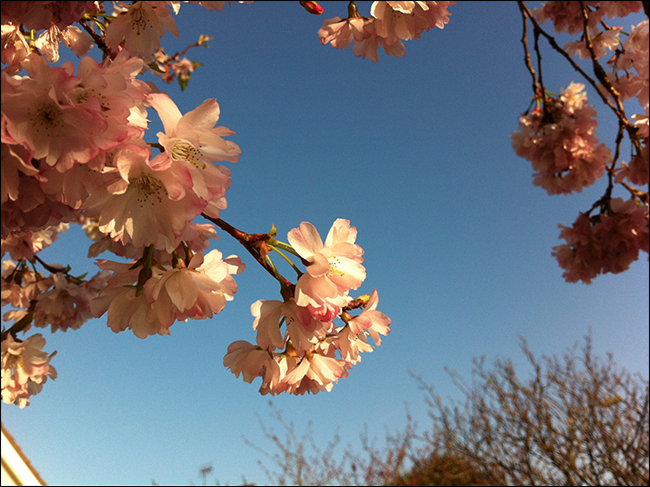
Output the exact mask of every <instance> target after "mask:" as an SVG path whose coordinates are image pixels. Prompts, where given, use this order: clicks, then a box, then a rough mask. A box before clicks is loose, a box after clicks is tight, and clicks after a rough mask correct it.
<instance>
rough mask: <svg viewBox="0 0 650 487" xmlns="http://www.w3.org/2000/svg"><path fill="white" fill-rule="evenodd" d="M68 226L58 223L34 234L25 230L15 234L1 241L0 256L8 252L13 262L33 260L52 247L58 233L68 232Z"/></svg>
mask: <svg viewBox="0 0 650 487" xmlns="http://www.w3.org/2000/svg"><path fill="white" fill-rule="evenodd" d="M69 228H70V225H68V224H67V223H60V224H59V225H57V226H56V227H47V228H44V229H43V230H38V231H36V232H34V231H31V230H25V231H24V232H15V233H12V234H10V235H8V236H7V237H6V238H3V239H2V255H3V256H4V255H5V253H6V252H9V255H11V258H12V259H14V260H26V259H33V258H34V255H35V254H36V253H38V252H40V251H41V250H43V249H45V248H47V247H49V246H50V245H52V242H54V241H55V240H57V239H58V238H59V234H60V233H64V232H66V231H68V229H69Z"/></svg>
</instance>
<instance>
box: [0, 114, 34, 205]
mask: <svg viewBox="0 0 650 487" xmlns="http://www.w3.org/2000/svg"><path fill="white" fill-rule="evenodd" d="M1 124H2V125H1V133H2V169H1V171H2V178H0V185H1V186H0V188H1V189H0V195H1V196H2V203H3V204H4V203H5V202H6V201H7V200H12V201H16V200H17V199H18V194H19V193H18V184H19V179H20V177H21V174H25V175H27V176H33V175H35V174H38V169H36V168H35V167H34V166H33V165H32V164H31V161H32V158H33V156H34V152H33V151H32V150H31V149H30V148H29V147H25V146H24V145H21V144H18V143H17V142H16V141H15V140H14V138H13V137H11V135H10V134H9V133H8V132H7V129H6V118H5V116H4V113H3V114H2V122H1Z"/></svg>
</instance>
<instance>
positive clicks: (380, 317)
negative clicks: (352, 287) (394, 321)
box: [348, 289, 390, 346]
mask: <svg viewBox="0 0 650 487" xmlns="http://www.w3.org/2000/svg"><path fill="white" fill-rule="evenodd" d="M378 303H379V295H378V294H377V290H376V289H373V290H372V293H370V297H369V298H368V302H367V303H366V306H365V308H364V310H363V311H362V312H361V314H359V315H358V316H355V317H354V318H352V319H351V320H350V321H348V326H349V327H350V330H352V332H353V333H356V334H360V333H364V332H368V333H369V334H370V335H371V336H372V339H373V340H374V342H375V345H377V346H379V345H381V337H380V336H379V335H380V334H381V335H384V336H386V335H388V333H390V318H389V317H388V316H386V315H385V314H384V313H382V312H380V311H377V304H378Z"/></svg>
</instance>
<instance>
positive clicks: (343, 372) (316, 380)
mask: <svg viewBox="0 0 650 487" xmlns="http://www.w3.org/2000/svg"><path fill="white" fill-rule="evenodd" d="M346 376H347V366H346V362H345V361H343V360H339V359H336V358H333V357H326V356H324V355H321V354H319V353H316V352H314V353H307V354H305V356H304V357H303V358H302V359H301V360H300V362H298V364H297V365H296V366H295V367H293V368H292V369H290V370H288V371H287V372H286V374H285V375H284V377H283V378H282V380H281V381H280V384H279V385H278V392H288V393H290V394H298V395H300V394H304V393H305V392H311V393H316V392H319V391H323V390H326V391H331V390H332V387H333V386H334V383H336V382H338V380H339V379H340V378H341V377H346Z"/></svg>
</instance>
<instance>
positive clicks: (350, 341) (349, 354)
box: [328, 326, 373, 364]
mask: <svg viewBox="0 0 650 487" xmlns="http://www.w3.org/2000/svg"><path fill="white" fill-rule="evenodd" d="M328 340H329V341H330V342H331V343H332V345H333V346H334V347H335V348H336V349H337V350H339V352H340V353H341V358H342V359H343V360H345V361H346V362H349V363H351V364H357V363H359V362H360V361H361V354H362V353H368V352H372V350H373V347H372V345H370V344H369V343H368V342H367V340H366V336H365V334H357V333H355V332H354V331H353V330H352V328H350V327H349V326H345V327H343V329H342V330H341V331H340V332H339V333H338V334H337V335H336V336H335V337H333V338H328Z"/></svg>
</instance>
